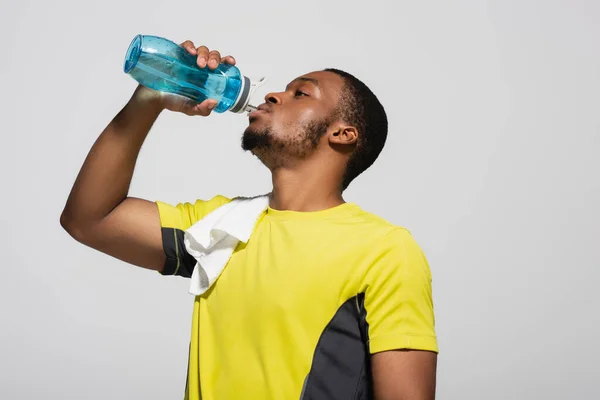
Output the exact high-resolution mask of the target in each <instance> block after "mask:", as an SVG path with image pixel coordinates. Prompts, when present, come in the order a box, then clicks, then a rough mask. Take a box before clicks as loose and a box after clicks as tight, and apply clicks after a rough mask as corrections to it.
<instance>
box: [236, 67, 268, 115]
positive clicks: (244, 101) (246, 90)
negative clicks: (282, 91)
mask: <svg viewBox="0 0 600 400" xmlns="http://www.w3.org/2000/svg"><path fill="white" fill-rule="evenodd" d="M266 81H267V78H266V77H264V76H263V77H262V78H260V79H259V80H257V81H252V80H250V79H249V78H247V77H244V87H243V88H242V93H241V94H240V97H239V98H238V100H237V102H236V104H235V105H234V106H233V107H232V108H231V110H230V111H231V112H234V113H238V114H241V113H243V112H249V113H250V112H252V111H254V110H256V109H257V107H256V106H254V105H252V104H250V99H251V98H252V95H253V94H254V92H255V91H256V89H258V88H259V87H260V86H262V85H263V84H264V83H265V82H266Z"/></svg>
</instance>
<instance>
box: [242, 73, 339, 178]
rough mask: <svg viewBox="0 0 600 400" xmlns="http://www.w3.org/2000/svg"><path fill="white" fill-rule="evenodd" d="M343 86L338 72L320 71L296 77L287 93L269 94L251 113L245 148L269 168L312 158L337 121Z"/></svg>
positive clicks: (243, 142) (286, 90)
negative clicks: (335, 119) (257, 108)
mask: <svg viewBox="0 0 600 400" xmlns="http://www.w3.org/2000/svg"><path fill="white" fill-rule="evenodd" d="M343 86H344V81H343V79H342V78H341V77H340V76H338V75H337V74H335V73H332V72H327V71H320V72H311V73H309V74H306V75H303V76H301V77H299V78H296V79H294V80H293V81H292V82H290V83H289V84H288V86H287V87H286V89H285V91H283V92H279V93H269V94H267V96H265V103H264V104H261V105H260V106H259V110H258V111H255V112H253V113H251V114H250V117H249V119H250V124H249V125H248V128H247V129H246V131H245V132H244V136H243V138H242V148H243V149H244V150H250V151H251V152H252V153H253V154H255V155H256V156H257V157H258V158H260V159H261V161H263V163H265V165H267V167H269V168H274V167H277V166H281V165H284V164H286V163H288V162H289V161H290V160H299V159H300V160H301V159H305V158H307V157H309V156H310V155H311V154H313V153H314V151H315V150H316V149H317V147H318V144H319V142H320V139H321V138H322V137H323V135H324V134H325V133H327V129H328V127H329V126H330V124H331V123H332V122H334V120H333V117H334V114H335V113H334V111H335V109H336V106H337V104H338V99H339V95H340V93H341V91H342V89H343Z"/></svg>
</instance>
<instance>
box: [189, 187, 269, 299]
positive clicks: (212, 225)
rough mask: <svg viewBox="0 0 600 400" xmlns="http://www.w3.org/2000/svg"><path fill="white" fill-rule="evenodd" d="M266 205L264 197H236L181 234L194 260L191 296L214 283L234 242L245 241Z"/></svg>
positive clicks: (267, 200)
mask: <svg viewBox="0 0 600 400" xmlns="http://www.w3.org/2000/svg"><path fill="white" fill-rule="evenodd" d="M268 205H269V195H268V194H266V195H262V196H256V197H250V198H245V197H238V198H235V199H233V200H232V201H231V202H229V203H227V204H225V205H223V206H221V207H219V208H217V209H216V210H214V211H213V212H211V213H210V214H208V215H206V216H205V217H204V218H203V219H201V220H200V221H198V222H196V223H195V224H194V225H192V226H191V227H190V228H189V229H188V230H187V231H185V235H184V243H185V248H186V249H187V251H188V253H190V254H191V255H192V257H194V258H195V259H196V261H197V263H196V267H195V268H194V272H193V273H192V280H191V282H190V293H191V294H193V295H201V294H202V293H204V292H206V291H207V290H208V288H210V287H211V286H212V284H213V283H215V281H216V280H217V278H218V277H219V275H221V272H223V269H224V268H225V266H226V265H227V262H228V261H229V258H230V257H231V255H232V254H233V251H234V250H235V248H236V247H237V245H238V243H239V242H243V243H247V242H248V239H250V235H251V234H252V231H253V230H254V225H256V221H257V220H258V218H259V217H260V216H261V215H262V213H263V212H264V211H265V210H266V209H267V207H268Z"/></svg>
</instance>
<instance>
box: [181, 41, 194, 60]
mask: <svg viewBox="0 0 600 400" xmlns="http://www.w3.org/2000/svg"><path fill="white" fill-rule="evenodd" d="M180 46H181V47H183V48H184V49H186V50H187V51H188V53H190V54H192V55H194V56H195V55H196V46H194V43H193V42H192V41H191V40H186V41H185V42H183V43H181V44H180Z"/></svg>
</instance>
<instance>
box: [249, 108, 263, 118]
mask: <svg viewBox="0 0 600 400" xmlns="http://www.w3.org/2000/svg"><path fill="white" fill-rule="evenodd" d="M266 113H267V111H265V110H260V109H257V110H254V111H252V112H251V113H250V114H248V118H252V117H256V116H257V115H261V114H266Z"/></svg>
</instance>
